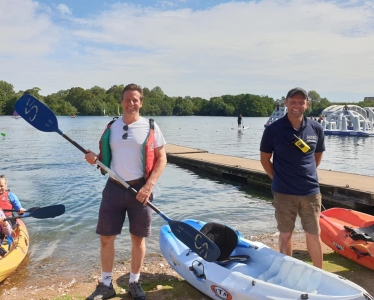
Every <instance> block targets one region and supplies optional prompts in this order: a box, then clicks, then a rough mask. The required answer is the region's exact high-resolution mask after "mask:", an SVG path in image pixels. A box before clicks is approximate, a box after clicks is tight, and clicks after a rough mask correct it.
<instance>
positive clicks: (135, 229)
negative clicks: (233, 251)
mask: <svg viewBox="0 0 374 300" xmlns="http://www.w3.org/2000/svg"><path fill="white" fill-rule="evenodd" d="M121 105H122V108H123V111H124V114H123V117H122V118H119V119H117V120H116V121H115V122H114V123H113V124H111V126H110V128H108V129H107V130H106V132H104V134H103V137H102V140H101V145H102V148H101V150H103V149H105V145H104V144H105V143H107V144H108V145H107V146H109V147H108V149H110V151H109V152H110V155H109V163H108V164H109V166H108V167H110V168H111V169H112V170H113V171H114V173H115V174H117V175H118V176H119V177H120V178H122V179H124V180H125V181H126V182H127V183H128V184H129V185H130V186H131V187H133V188H134V189H136V190H138V193H137V194H136V195H135V194H134V193H132V192H131V191H129V190H128V189H127V188H125V187H124V186H123V185H122V184H121V183H120V182H118V181H117V180H116V179H115V178H112V177H109V179H108V181H107V183H106V186H105V188H104V190H103V198H102V202H101V205H100V211H99V219H98V224H97V229H96V233H98V234H99V235H100V242H101V251H100V256H101V267H102V282H100V283H99V284H98V285H97V287H96V290H95V291H94V292H93V293H92V295H90V296H89V297H88V298H87V299H88V300H93V299H109V298H112V297H114V296H115V295H116V292H115V290H114V288H113V285H112V269H113V264H114V240H115V238H116V236H117V235H118V234H120V233H121V230H122V226H123V223H124V221H125V217H126V214H127V216H128V219H129V231H130V236H131V242H132V248H131V272H130V281H129V290H128V292H129V293H130V294H131V295H132V298H133V299H135V300H144V299H146V296H145V293H144V291H143V289H142V287H141V284H140V280H139V278H140V271H141V268H142V265H143V261H144V257H145V251H146V246H145V237H148V236H150V235H151V220H152V210H151V208H150V207H149V206H147V202H148V201H152V199H153V197H152V190H153V187H154V186H155V184H156V182H157V180H158V179H159V177H160V176H161V173H162V172H163V170H164V168H165V166H166V152H165V148H164V145H165V144H166V142H165V139H164V137H163V135H162V132H161V130H160V129H159V127H158V126H157V124H156V123H154V122H153V120H148V119H145V118H143V117H141V116H140V113H139V111H140V108H141V107H142V105H143V90H142V88H141V87H140V86H138V85H136V84H129V85H127V86H126V87H125V88H124V90H123V92H122V102H121ZM108 135H109V136H108ZM104 136H105V137H107V142H105V140H104ZM100 157H101V160H102V162H103V163H104V161H105V160H108V157H103V153H101V155H100ZM85 159H86V161H87V162H88V163H90V164H94V163H95V162H96V160H97V156H96V154H95V153H93V152H92V151H90V150H87V154H86V155H85Z"/></svg>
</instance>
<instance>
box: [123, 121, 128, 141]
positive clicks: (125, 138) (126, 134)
mask: <svg viewBox="0 0 374 300" xmlns="http://www.w3.org/2000/svg"><path fill="white" fill-rule="evenodd" d="M123 130H124V131H126V132H125V133H124V134H123V135H122V139H123V140H127V137H128V136H129V134H128V132H127V131H128V130H129V125H127V124H125V126H123Z"/></svg>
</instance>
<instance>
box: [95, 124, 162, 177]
mask: <svg viewBox="0 0 374 300" xmlns="http://www.w3.org/2000/svg"><path fill="white" fill-rule="evenodd" d="M117 119H118V117H115V118H113V120H112V121H110V122H109V123H108V125H107V127H106V128H105V130H104V132H103V134H102V135H101V138H100V141H99V148H100V153H99V155H98V160H99V161H101V162H102V163H103V164H104V165H105V166H107V167H108V168H110V162H111V160H112V151H111V149H110V126H112V124H113V123H114V122H115V121H116V120H117ZM154 133H155V125H154V120H153V119H149V133H148V135H147V137H146V139H145V141H144V142H143V144H142V161H143V174H144V178H145V179H148V178H149V176H150V175H151V172H152V170H153V168H154V166H155V162H156V156H155V135H154ZM100 171H101V174H103V175H105V174H106V172H105V170H103V169H100Z"/></svg>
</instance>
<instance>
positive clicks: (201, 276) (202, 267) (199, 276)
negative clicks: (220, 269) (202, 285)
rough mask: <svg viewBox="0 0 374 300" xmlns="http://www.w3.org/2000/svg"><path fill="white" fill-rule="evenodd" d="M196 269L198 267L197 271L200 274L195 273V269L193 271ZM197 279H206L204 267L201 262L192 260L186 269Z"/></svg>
mask: <svg viewBox="0 0 374 300" xmlns="http://www.w3.org/2000/svg"><path fill="white" fill-rule="evenodd" d="M194 264H197V266H195V267H194ZM196 267H198V269H199V271H200V272H202V273H199V272H198V271H197V269H195V268H196ZM188 269H189V270H190V271H191V272H192V273H193V274H194V275H195V276H196V277H197V278H201V279H206V276H205V269H204V265H203V263H202V262H200V261H198V260H194V261H193V262H192V265H191V267H189V268H188Z"/></svg>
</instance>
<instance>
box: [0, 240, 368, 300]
mask: <svg viewBox="0 0 374 300" xmlns="http://www.w3.org/2000/svg"><path fill="white" fill-rule="evenodd" d="M257 240H259V241H261V242H263V243H265V244H267V245H268V246H270V247H272V248H273V249H277V237H276V236H273V237H271V236H265V237H261V238H258V239H257ZM323 251H324V268H325V264H326V267H327V268H330V267H331V266H330V264H331V265H333V267H334V269H335V271H333V273H336V274H338V275H341V276H343V277H345V278H347V279H349V280H351V281H353V282H355V283H357V284H359V285H360V286H362V287H363V288H364V289H366V290H367V291H368V292H369V293H370V294H371V295H374V287H373V284H372V278H374V271H372V270H369V269H366V268H364V267H361V266H360V265H358V264H355V263H353V262H351V261H349V260H348V259H346V258H344V257H342V256H340V255H338V254H336V253H334V252H333V251H332V250H331V249H330V248H328V247H327V246H326V245H324V246H323ZM294 257H296V258H298V259H300V260H303V261H310V258H309V254H308V252H307V251H306V245H305V241H304V235H303V234H301V233H297V234H295V235H294ZM25 264H27V259H26V260H25V261H24V262H23V263H22V265H21V266H20V268H19V269H18V270H17V271H16V272H15V273H14V274H12V275H11V276H10V277H9V278H8V279H7V280H5V281H4V282H3V283H2V284H0V298H1V299H7V300H13V299H14V300H19V299H27V300H53V299H64V300H66V299H85V297H87V296H88V295H89V294H91V292H92V291H93V290H94V288H95V285H96V283H97V281H98V280H99V279H100V270H99V269H98V270H97V271H96V272H95V273H93V274H66V273H64V274H53V275H52V276H48V274H45V275H46V276H44V278H41V277H39V276H37V277H35V278H33V277H32V276H28V275H27V274H23V272H22V271H23V270H24V269H25ZM129 269H130V261H125V262H123V263H117V264H116V266H115V269H114V281H113V282H114V286H115V289H116V291H117V297H115V298H113V299H131V297H130V296H129V294H128V293H127V292H126V288H127V283H128V279H129ZM325 269H326V268H325ZM40 272H43V271H42V270H40ZM142 281H143V287H144V289H145V290H146V291H147V299H148V300H156V299H157V300H159V299H178V300H202V299H205V300H207V299H208V298H207V296H205V295H204V294H202V293H200V292H199V291H198V290H196V289H195V288H193V287H192V286H191V285H189V284H188V283H187V282H186V281H184V280H183V278H181V277H180V276H179V275H178V274H177V273H176V272H175V271H174V270H173V269H172V268H171V267H170V266H169V265H168V263H167V262H166V260H165V259H164V258H163V257H162V255H161V254H156V255H155V254H153V255H148V256H147V259H146V262H145V265H144V269H143V272H142Z"/></svg>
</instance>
